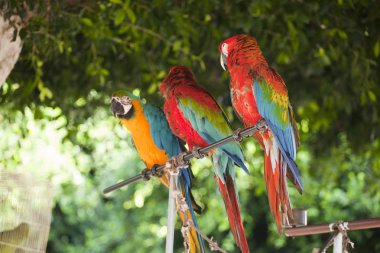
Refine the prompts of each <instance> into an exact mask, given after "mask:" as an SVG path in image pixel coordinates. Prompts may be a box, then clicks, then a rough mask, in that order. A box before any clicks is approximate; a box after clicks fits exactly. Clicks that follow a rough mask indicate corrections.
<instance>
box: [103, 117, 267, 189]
mask: <svg viewBox="0 0 380 253" xmlns="http://www.w3.org/2000/svg"><path fill="white" fill-rule="evenodd" d="M266 127H267V126H266V123H265V122H264V121H259V122H257V123H256V125H254V126H252V127H248V128H245V129H243V130H240V129H238V130H236V131H235V132H234V134H233V135H230V136H228V137H226V138H224V139H221V140H220V141H217V142H214V143H212V144H210V145H209V146H206V147H204V148H200V149H199V150H197V152H199V154H202V155H207V153H208V152H209V151H211V150H212V149H214V148H217V147H220V146H222V145H225V144H227V143H230V142H233V141H238V142H240V141H241V140H242V138H245V137H248V136H250V135H251V134H252V133H253V132H255V131H259V130H260V131H265V129H266ZM181 154H182V155H181ZM181 154H180V155H178V156H176V157H175V158H174V159H183V161H185V162H187V161H189V160H190V159H191V158H194V157H195V155H194V153H193V152H191V151H187V152H184V153H181ZM172 159H173V158H172ZM165 166H166V165H161V166H158V167H156V168H154V169H144V170H143V171H142V172H141V174H140V175H136V176H134V177H132V178H129V179H127V180H124V181H121V182H119V183H117V184H114V185H112V186H109V187H107V188H106V189H104V190H103V193H104V194H107V193H110V192H112V191H114V190H117V189H119V188H121V187H123V186H126V185H129V184H132V183H135V182H137V181H139V180H141V179H144V180H149V177H150V176H154V175H156V174H157V173H161V172H162V171H163V169H165Z"/></svg>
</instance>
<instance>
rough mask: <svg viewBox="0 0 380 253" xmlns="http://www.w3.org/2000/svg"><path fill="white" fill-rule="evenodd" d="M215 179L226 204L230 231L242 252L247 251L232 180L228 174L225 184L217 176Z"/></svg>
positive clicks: (245, 252) (247, 252)
mask: <svg viewBox="0 0 380 253" xmlns="http://www.w3.org/2000/svg"><path fill="white" fill-rule="evenodd" d="M216 181H217V183H218V186H219V191H220V193H221V194H222V197H223V200H224V204H225V206H226V210H227V215H228V220H229V222H230V226H231V231H232V234H233V235H234V238H235V241H236V244H237V245H238V246H239V248H240V249H241V252H242V253H249V248H248V243H247V238H246V236H245V232H244V226H243V222H242V219H241V216H240V209H239V204H238V201H237V198H236V191H235V185H234V183H233V180H232V178H231V177H230V176H227V179H226V184H223V182H222V181H221V180H220V179H219V178H217V179H216Z"/></svg>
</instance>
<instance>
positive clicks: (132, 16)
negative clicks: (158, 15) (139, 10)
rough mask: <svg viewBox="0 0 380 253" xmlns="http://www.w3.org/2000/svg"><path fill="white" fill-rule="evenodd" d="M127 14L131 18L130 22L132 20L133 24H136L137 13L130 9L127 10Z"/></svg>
mask: <svg viewBox="0 0 380 253" xmlns="http://www.w3.org/2000/svg"><path fill="white" fill-rule="evenodd" d="M125 12H126V13H127V16H128V18H129V20H131V23H132V24H134V23H136V15H135V13H134V12H133V11H132V10H131V9H130V8H126V9H125Z"/></svg>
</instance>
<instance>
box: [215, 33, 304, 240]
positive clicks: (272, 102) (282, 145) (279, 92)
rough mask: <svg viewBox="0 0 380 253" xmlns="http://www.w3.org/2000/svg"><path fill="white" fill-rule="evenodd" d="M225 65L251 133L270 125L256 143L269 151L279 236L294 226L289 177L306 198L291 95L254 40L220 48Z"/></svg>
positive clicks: (237, 39) (267, 169)
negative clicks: (262, 123) (289, 223)
mask: <svg viewBox="0 0 380 253" xmlns="http://www.w3.org/2000/svg"><path fill="white" fill-rule="evenodd" d="M219 50H220V52H221V58H220V59H221V65H222V67H223V69H224V70H225V67H227V68H228V71H229V73H230V76H231V81H230V88H231V99H232V105H233V107H234V109H235V111H236V113H237V114H238V116H239V117H240V119H241V120H242V121H243V122H244V125H245V126H246V127H249V126H253V125H255V124H256V123H257V122H258V121H259V120H262V119H264V120H265V122H266V123H267V125H268V131H266V132H260V131H258V132H256V133H255V137H256V139H257V140H258V141H259V143H260V144H261V146H262V147H263V148H264V150H265V152H264V153H265V159H264V175H265V180H266V185H267V191H268V199H269V205H270V209H271V212H272V215H273V216H274V217H275V220H276V223H277V228H278V231H279V233H281V231H282V220H281V212H280V206H281V209H282V212H283V215H284V218H285V219H286V220H288V221H292V219H293V214H292V211H291V206H290V199H289V193H288V189H287V183H286V176H288V178H289V179H290V180H291V182H292V183H293V184H294V185H295V186H296V188H297V189H298V191H299V192H300V193H301V194H302V191H303V186H302V182H301V178H300V175H299V170H298V168H297V165H296V163H295V160H296V152H297V148H298V145H299V137H298V129H297V125H296V122H295V119H294V114H293V109H292V107H291V105H290V102H289V96H288V91H287V89H286V86H285V83H284V81H283V80H282V78H281V76H280V75H279V74H278V73H277V72H276V71H275V70H274V69H272V68H270V67H269V66H268V63H267V62H266V61H265V59H264V57H263V55H262V53H261V51H260V48H259V45H258V43H257V42H256V40H255V39H254V38H253V37H251V36H248V35H244V34H243V35H236V36H234V37H231V38H229V39H227V40H225V41H224V42H222V43H221V44H220V47H219Z"/></svg>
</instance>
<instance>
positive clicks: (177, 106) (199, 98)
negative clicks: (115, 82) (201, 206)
mask: <svg viewBox="0 0 380 253" xmlns="http://www.w3.org/2000/svg"><path fill="white" fill-rule="evenodd" d="M160 90H161V93H162V94H163V96H164V98H165V104H164V112H165V115H166V118H167V120H168V122H169V125H170V128H171V129H172V131H173V133H174V134H175V135H177V136H178V137H179V138H181V139H182V140H184V141H186V143H187V144H188V146H189V149H190V150H194V148H197V147H204V146H208V145H209V144H211V143H214V142H216V141H218V140H221V139H223V138H225V137H227V136H229V135H231V134H233V131H232V130H231V127H230V125H229V122H228V120H227V118H226V116H225V114H224V112H223V111H222V109H221V108H220V107H219V105H218V104H217V102H216V101H215V99H214V98H213V97H212V96H211V95H210V94H209V93H208V92H207V91H206V90H205V89H203V88H202V87H201V86H199V85H198V84H197V82H196V81H195V78H194V75H193V73H192V72H191V71H190V70H189V69H188V68H187V67H184V66H175V67H172V68H171V69H170V72H169V75H168V76H167V77H166V78H165V79H164V80H163V82H162V83H161V86H160ZM211 157H212V163H213V168H214V172H215V174H216V181H217V184H218V186H219V191H220V192H221V195H222V197H223V200H224V204H225V207H226V210H227V214H228V219H229V222H230V226H231V230H232V233H233V235H234V237H235V241H236V243H237V245H238V246H239V247H240V248H241V250H242V252H244V253H246V252H249V248H248V244H247V239H246V236H245V232H244V227H243V223H242V220H241V216H240V210H239V204H238V192H237V188H236V182H235V167H234V166H235V164H237V165H238V166H240V167H241V168H242V169H244V170H245V171H246V172H247V173H248V170H247V167H246V166H245V165H244V157H243V153H242V151H241V148H240V146H239V145H238V144H237V143H228V144H226V145H224V146H221V147H220V148H217V149H216V150H214V151H213V152H212V153H211Z"/></svg>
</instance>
